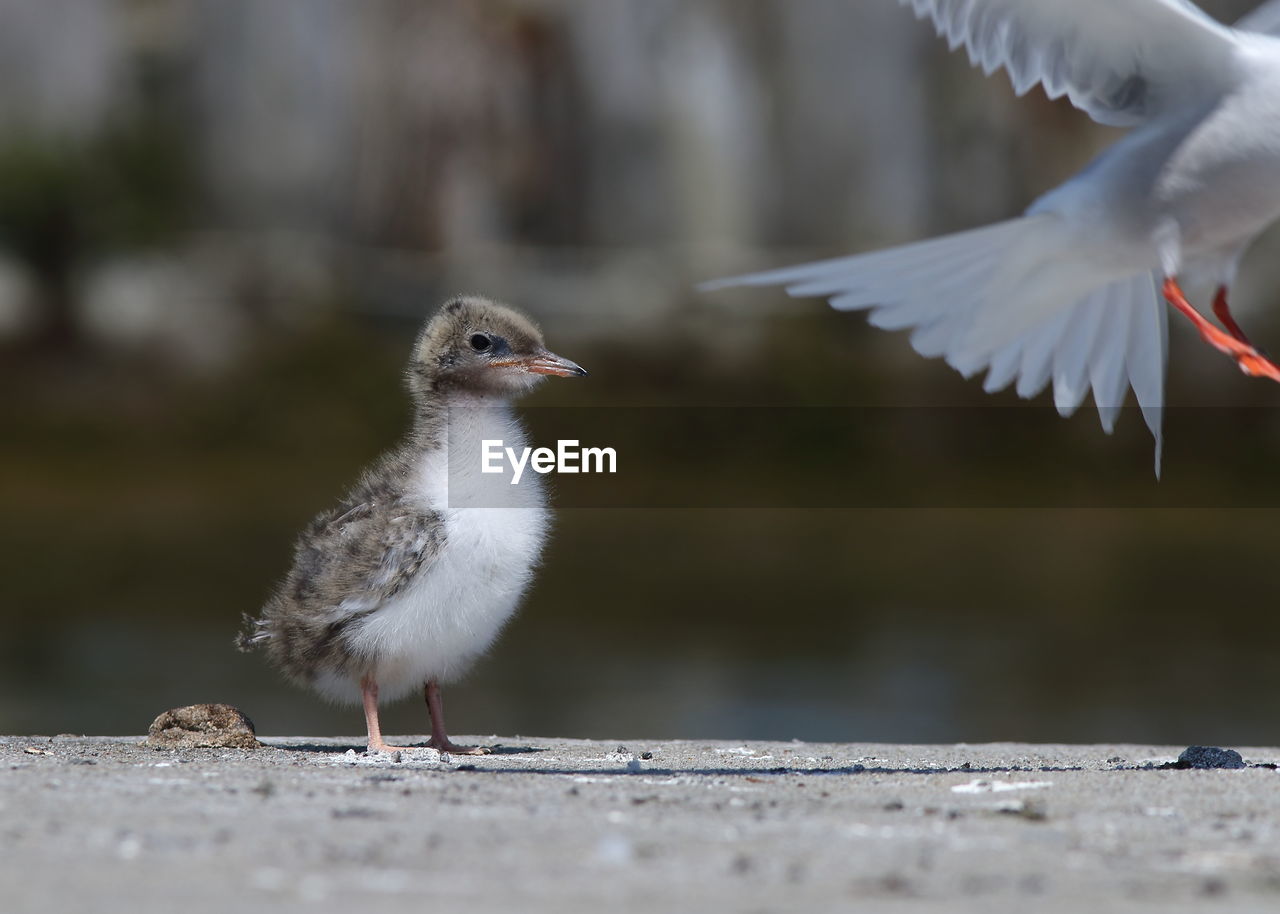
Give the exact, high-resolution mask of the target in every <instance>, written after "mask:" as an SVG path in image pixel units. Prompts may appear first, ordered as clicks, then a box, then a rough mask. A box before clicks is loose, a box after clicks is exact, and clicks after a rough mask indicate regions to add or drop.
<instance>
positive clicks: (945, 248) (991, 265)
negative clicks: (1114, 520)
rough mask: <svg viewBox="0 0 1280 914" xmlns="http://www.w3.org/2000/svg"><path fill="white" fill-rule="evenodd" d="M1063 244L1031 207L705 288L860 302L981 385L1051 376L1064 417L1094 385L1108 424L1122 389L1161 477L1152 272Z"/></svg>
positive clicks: (1161, 340) (1049, 220) (1164, 333)
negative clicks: (1141, 421) (1152, 442)
mask: <svg viewBox="0 0 1280 914" xmlns="http://www.w3.org/2000/svg"><path fill="white" fill-rule="evenodd" d="M1071 250H1072V244H1071V239H1070V238H1069V237H1068V236H1067V235H1066V234H1065V230H1064V228H1063V227H1062V224H1061V222H1060V221H1059V220H1058V219H1057V218H1056V217H1055V216H1053V215H1051V214H1042V215H1032V216H1027V217H1024V218H1021V219H1013V220H1010V221H1008V222H1001V223H998V224H996V225H992V226H988V227H986V228H981V229H974V230H972V231H968V232H961V233H959V234H956V235H948V236H945V237H942V238H935V239H932V240H929V241H922V242H918V243H915V244H909V245H905V246H903V247H898V248H890V249H889V250H885V251H875V252H872V253H869V254H859V255H855V256H853V257H842V258H839V259H837V260H828V261H822V262H819V263H810V264H804V265H801V266H797V267H789V268H785V269H781V270H773V271H770V272H767V273H756V274H752V275H750V276H741V277H736V278H733V279H727V280H722V281H718V282H714V283H709V284H708V285H707V286H706V287H704V288H719V287H724V286H739V285H754V286H770V285H782V286H786V289H787V292H789V293H790V294H791V295H794V296H825V297H827V298H829V299H830V301H831V304H832V306H833V307H835V308H838V309H840V310H842V311H855V310H866V311H869V312H870V316H869V320H870V322H871V323H872V324H873V325H874V326H877V327H881V328H884V329H886V330H904V329H908V328H909V329H911V330H912V331H913V332H912V334H911V345H912V346H914V347H915V349H916V351H918V352H919V353H920V354H921V355H924V356H927V357H929V358H936V357H941V358H944V359H946V361H947V363H948V364H950V365H951V366H952V367H954V368H956V369H957V370H958V371H960V372H961V373H962V374H964V375H965V376H966V377H971V376H973V375H975V374H977V373H978V372H980V371H983V370H984V369H985V370H986V371H987V376H986V381H985V384H984V387H985V388H986V390H987V391H989V392H994V391H997V390H1002V389H1004V388H1005V387H1008V386H1009V385H1010V384H1016V389H1017V391H1018V395H1019V396H1022V397H1027V398H1030V397H1034V396H1035V395H1037V394H1038V393H1040V392H1041V391H1042V390H1044V389H1045V387H1047V386H1048V385H1049V384H1050V382H1052V384H1053V399H1054V403H1055V404H1056V405H1057V407H1058V411H1059V412H1061V413H1062V414H1063V415H1064V416H1065V415H1070V414H1071V413H1073V412H1074V411H1075V410H1076V409H1077V408H1078V407H1079V406H1080V404H1081V403H1082V402H1084V398H1085V396H1086V395H1087V394H1088V393H1089V390H1090V389H1092V390H1093V399H1094V402H1095V403H1096V404H1097V407H1098V413H1099V415H1100V417H1101V419H1102V426H1103V428H1104V429H1106V431H1107V432H1110V431H1111V430H1112V429H1113V428H1114V426H1115V420H1116V415H1117V413H1118V411H1119V409H1120V407H1121V406H1122V405H1123V403H1124V399H1125V396H1126V394H1127V393H1128V390H1129V387H1130V386H1132V387H1133V390H1134V394H1135V395H1136V397H1137V400H1138V404H1139V405H1140V406H1141V407H1142V413H1143V416H1144V418H1145V419H1146V422H1147V425H1148V427H1149V428H1150V429H1151V432H1152V434H1153V435H1154V436H1155V439H1156V473H1157V474H1159V472H1160V451H1161V443H1162V434H1161V418H1162V413H1163V407H1164V376H1165V363H1166V361H1167V357H1168V316H1167V314H1166V309H1165V307H1164V306H1163V304H1162V303H1161V301H1160V296H1159V294H1158V289H1157V284H1156V277H1155V275H1154V274H1152V273H1139V274H1135V275H1128V276H1124V275H1121V276H1117V275H1114V274H1105V273H1099V272H1098V270H1097V268H1096V267H1091V265H1090V264H1089V263H1088V262H1086V261H1084V260H1082V259H1080V258H1073V257H1071V255H1070V251H1071Z"/></svg>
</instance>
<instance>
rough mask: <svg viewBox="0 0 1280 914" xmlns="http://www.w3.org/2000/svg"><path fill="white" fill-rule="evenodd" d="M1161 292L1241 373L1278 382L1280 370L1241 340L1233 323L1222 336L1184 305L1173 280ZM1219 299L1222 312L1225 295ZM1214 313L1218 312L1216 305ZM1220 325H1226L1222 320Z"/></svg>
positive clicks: (1194, 310) (1201, 316)
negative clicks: (1232, 361) (1228, 330)
mask: <svg viewBox="0 0 1280 914" xmlns="http://www.w3.org/2000/svg"><path fill="white" fill-rule="evenodd" d="M1163 291H1164V297H1165V300H1167V301H1168V302H1169V304H1171V305H1173V307H1175V308H1177V309H1178V310H1179V311H1181V312H1182V313H1183V314H1184V315H1186V317H1187V319H1188V320H1190V321H1191V323H1192V324H1194V325H1195V328H1196V330H1198V331H1199V333H1200V338H1201V339H1203V340H1204V341H1205V342H1206V343H1208V344H1209V345H1210V346H1212V347H1213V348H1214V349H1217V350H1218V351H1219V352H1224V353H1226V354H1227V355H1229V356H1231V358H1233V359H1234V360H1235V363H1236V365H1238V366H1239V367H1240V370H1241V371H1243V372H1244V373H1245V374H1247V375H1251V376H1252V377H1255V378H1270V379H1271V380H1273V381H1277V382H1280V366H1277V365H1276V364H1275V363H1274V362H1272V361H1271V360H1270V359H1268V358H1267V357H1266V356H1264V355H1263V354H1262V353H1260V352H1258V350H1257V349H1254V348H1253V346H1251V345H1250V344H1249V343H1248V342H1247V341H1246V340H1245V339H1244V338H1243V334H1239V330H1240V328H1239V327H1237V326H1236V323H1235V321H1234V320H1232V321H1231V322H1230V323H1229V324H1227V326H1228V327H1230V328H1232V332H1231V333H1224V332H1223V331H1222V330H1220V329H1218V328H1217V327H1215V326H1214V325H1213V324H1211V323H1210V322H1209V321H1208V319H1206V318H1205V317H1204V315H1202V314H1201V313H1200V312H1199V311H1197V310H1196V309H1195V308H1193V307H1191V303H1190V302H1188V301H1187V297H1186V296H1185V295H1184V294H1183V293H1182V288H1181V287H1180V286H1179V285H1178V281H1177V280H1176V279H1174V278H1172V277H1170V278H1169V279H1166V280H1165V281H1164V290H1163ZM1221 297H1222V300H1223V303H1224V310H1225V302H1226V296H1225V293H1223V294H1222V296H1221ZM1214 310H1215V311H1216V310H1217V303H1216V302H1215V304H1214ZM1227 313H1228V317H1230V312H1227ZM1223 323H1227V322H1226V321H1225V320H1224V321H1223ZM1233 334H1239V335H1238V336H1237V335H1233Z"/></svg>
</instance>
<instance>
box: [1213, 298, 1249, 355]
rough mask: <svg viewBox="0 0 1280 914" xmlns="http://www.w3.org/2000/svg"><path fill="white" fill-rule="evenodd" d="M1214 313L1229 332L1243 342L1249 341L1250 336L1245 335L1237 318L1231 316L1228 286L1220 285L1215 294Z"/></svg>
mask: <svg viewBox="0 0 1280 914" xmlns="http://www.w3.org/2000/svg"><path fill="white" fill-rule="evenodd" d="M1213 313H1214V314H1215V315H1216V316H1217V318H1218V320H1220V321H1221V322H1222V326H1224V327H1226V328H1227V332H1228V333H1230V334H1231V335H1232V336H1234V337H1235V338H1236V339H1238V340H1239V341H1240V342H1242V343H1248V342H1249V338H1248V337H1247V336H1245V335H1244V331H1243V330H1241V329H1240V325H1239V324H1237V323H1236V319H1235V318H1234V317H1232V316H1231V306H1230V305H1228V304H1227V287H1226V286H1218V292H1217V294H1216V295H1214V296H1213Z"/></svg>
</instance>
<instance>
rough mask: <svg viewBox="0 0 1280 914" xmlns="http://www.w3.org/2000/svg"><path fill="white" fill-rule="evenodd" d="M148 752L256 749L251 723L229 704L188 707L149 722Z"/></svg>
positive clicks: (255, 733) (255, 732)
mask: <svg viewBox="0 0 1280 914" xmlns="http://www.w3.org/2000/svg"><path fill="white" fill-rule="evenodd" d="M143 745H144V746H146V747H147V748H149V749H260V748H262V744H261V743H259V742H258V737H257V731H255V730H254V727H253V721H251V720H249V718H247V717H245V715H244V714H243V713H242V712H241V711H240V709H238V708H233V707H232V706H231V705H217V704H204V705H188V706H187V707H185V708H173V709H172V710H169V711H165V712H164V713H163V714H161V715H160V716H159V717H157V718H156V719H155V720H154V721H152V723H151V729H150V730H149V731H148V735H147V739H146V742H144V743H143Z"/></svg>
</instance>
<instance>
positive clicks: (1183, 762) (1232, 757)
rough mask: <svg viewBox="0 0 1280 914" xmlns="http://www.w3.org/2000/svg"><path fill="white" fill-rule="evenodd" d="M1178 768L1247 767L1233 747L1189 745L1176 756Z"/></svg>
mask: <svg viewBox="0 0 1280 914" xmlns="http://www.w3.org/2000/svg"><path fill="white" fill-rule="evenodd" d="M1177 767H1179V768H1244V767H1247V766H1246V765H1245V763H1244V759H1243V758H1242V757H1241V755H1240V753H1239V752H1236V750H1234V749H1218V748H1216V747H1213V746H1190V747H1188V748H1186V749H1184V750H1182V754H1181V755H1179V756H1178V763H1177Z"/></svg>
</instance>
